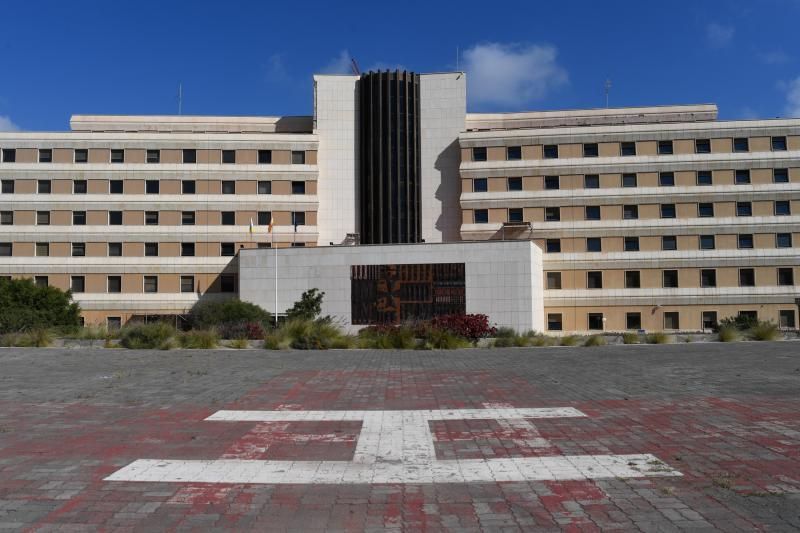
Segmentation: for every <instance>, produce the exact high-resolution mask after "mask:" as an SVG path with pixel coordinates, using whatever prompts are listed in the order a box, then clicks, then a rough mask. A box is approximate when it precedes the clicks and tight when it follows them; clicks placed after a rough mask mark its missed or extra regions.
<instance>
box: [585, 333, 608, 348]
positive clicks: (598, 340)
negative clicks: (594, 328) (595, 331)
mask: <svg viewBox="0 0 800 533" xmlns="http://www.w3.org/2000/svg"><path fill="white" fill-rule="evenodd" d="M583 345H584V346H605V345H606V338H605V337H603V336H602V335H592V336H591V337H589V338H587V339H586V342H584V343H583Z"/></svg>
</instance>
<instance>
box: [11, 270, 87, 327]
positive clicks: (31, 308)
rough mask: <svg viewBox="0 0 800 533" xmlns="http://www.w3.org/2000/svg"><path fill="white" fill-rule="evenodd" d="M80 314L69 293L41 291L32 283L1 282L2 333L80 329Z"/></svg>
mask: <svg viewBox="0 0 800 533" xmlns="http://www.w3.org/2000/svg"><path fill="white" fill-rule="evenodd" d="M80 313H81V309H80V307H79V306H78V304H77V303H75V302H73V301H72V294H71V293H70V292H68V291H67V292H64V291H62V290H60V289H57V288H55V287H50V286H47V287H38V286H36V284H34V282H33V280H31V279H5V278H3V279H0V333H9V332H16V331H25V330H34V329H44V328H53V327H78V326H79V325H80Z"/></svg>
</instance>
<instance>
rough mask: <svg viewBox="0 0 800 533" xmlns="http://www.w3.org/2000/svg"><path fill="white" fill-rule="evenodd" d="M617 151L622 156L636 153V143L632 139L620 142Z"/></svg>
mask: <svg viewBox="0 0 800 533" xmlns="http://www.w3.org/2000/svg"><path fill="white" fill-rule="evenodd" d="M619 153H620V155H623V156H631V155H636V143H635V142H632V141H628V142H623V143H620V145H619Z"/></svg>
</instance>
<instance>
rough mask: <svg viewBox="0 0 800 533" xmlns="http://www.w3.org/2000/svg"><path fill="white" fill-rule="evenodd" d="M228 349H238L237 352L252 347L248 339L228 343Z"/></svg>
mask: <svg viewBox="0 0 800 533" xmlns="http://www.w3.org/2000/svg"><path fill="white" fill-rule="evenodd" d="M228 347H230V348H236V349H237V350H244V349H245V348H249V347H250V341H248V340H247V339H233V340H232V341H229V342H228Z"/></svg>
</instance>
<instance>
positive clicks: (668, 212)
mask: <svg viewBox="0 0 800 533" xmlns="http://www.w3.org/2000/svg"><path fill="white" fill-rule="evenodd" d="M661 218H675V204H661Z"/></svg>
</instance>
